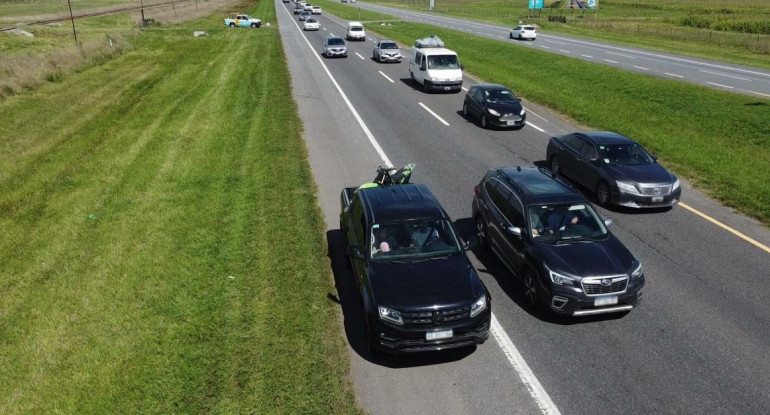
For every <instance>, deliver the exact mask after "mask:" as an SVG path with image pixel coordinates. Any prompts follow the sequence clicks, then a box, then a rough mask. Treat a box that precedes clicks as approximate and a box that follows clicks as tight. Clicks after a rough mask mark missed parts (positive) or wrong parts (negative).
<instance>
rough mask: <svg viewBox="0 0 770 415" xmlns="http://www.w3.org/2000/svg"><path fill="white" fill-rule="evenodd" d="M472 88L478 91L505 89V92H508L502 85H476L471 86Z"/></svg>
mask: <svg viewBox="0 0 770 415" xmlns="http://www.w3.org/2000/svg"><path fill="white" fill-rule="evenodd" d="M473 87H476V88H478V89H483V90H490V89H507V90H509V89H508V88H507V87H505V86H503V85H498V84H476V85H473Z"/></svg>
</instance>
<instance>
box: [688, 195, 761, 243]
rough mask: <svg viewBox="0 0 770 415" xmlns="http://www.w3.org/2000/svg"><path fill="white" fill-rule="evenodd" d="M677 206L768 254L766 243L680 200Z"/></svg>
mask: <svg viewBox="0 0 770 415" xmlns="http://www.w3.org/2000/svg"><path fill="white" fill-rule="evenodd" d="M679 206H681V207H683V208H685V209H687V210H689V211H690V212H692V213H694V214H696V215H698V216H700V217H702V218H703V219H706V220H707V221H709V222H711V223H713V224H714V225H717V226H719V227H720V228H722V229H724V230H726V231H728V232H730V233H732V234H733V235H735V236H737V237H739V238H741V239H743V240H744V241H746V242H748V243H750V244H752V245H754V246H756V247H757V248H759V249H761V250H763V251H765V252H767V253H768V254H770V248H768V247H767V246H766V245H763V244H762V243H760V242H757V241H756V240H755V239H753V238H750V237H748V236H746V235H744V234H742V233H741V232H738V231H737V230H735V229H733V228H731V227H729V226H727V225H725V224H724V223H722V222H720V221H718V220H716V219H714V218H712V217H711V216H709V215H707V214H705V213H703V212H701V211H699V210H697V209H695V208H693V207H692V206H689V205H686V204H684V203H682V202H679Z"/></svg>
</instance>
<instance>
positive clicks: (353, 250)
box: [348, 245, 364, 259]
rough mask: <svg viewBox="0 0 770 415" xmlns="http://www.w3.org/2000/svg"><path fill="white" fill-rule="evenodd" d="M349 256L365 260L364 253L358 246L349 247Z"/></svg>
mask: <svg viewBox="0 0 770 415" xmlns="http://www.w3.org/2000/svg"><path fill="white" fill-rule="evenodd" d="M348 255H350V256H351V257H353V258H355V259H364V253H363V252H361V248H359V247H358V245H350V246H349V247H348Z"/></svg>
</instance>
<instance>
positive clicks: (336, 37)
mask: <svg viewBox="0 0 770 415" xmlns="http://www.w3.org/2000/svg"><path fill="white" fill-rule="evenodd" d="M332 39H339V40H342V41H344V39H342V38H341V37H339V36H326V40H332Z"/></svg>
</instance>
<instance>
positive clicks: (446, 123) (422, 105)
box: [418, 102, 449, 127]
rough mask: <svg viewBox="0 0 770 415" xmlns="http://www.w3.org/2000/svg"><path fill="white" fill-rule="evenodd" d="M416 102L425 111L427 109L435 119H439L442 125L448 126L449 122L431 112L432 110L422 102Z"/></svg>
mask: <svg viewBox="0 0 770 415" xmlns="http://www.w3.org/2000/svg"><path fill="white" fill-rule="evenodd" d="M418 104H420V106H421V107H423V108H425V111H428V112H429V113H430V115H432V116H434V117H436V119H437V120H439V121H441V122H442V123H443V124H444V125H446V126H447V127H449V123H448V122H446V121H444V119H443V118H441V117H439V116H438V114H436V113H435V112H433V110H431V109H430V108H428V107H426V106H425V104H423V103H422V102H418Z"/></svg>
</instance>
